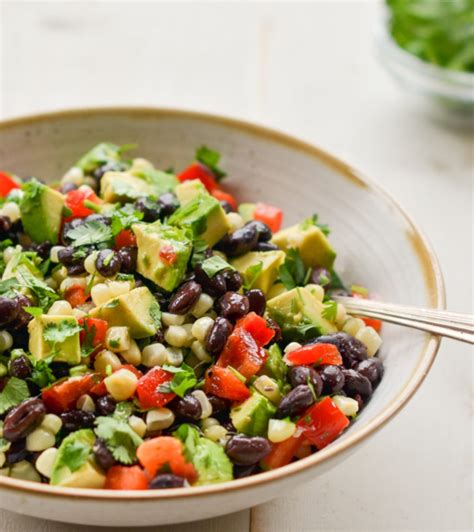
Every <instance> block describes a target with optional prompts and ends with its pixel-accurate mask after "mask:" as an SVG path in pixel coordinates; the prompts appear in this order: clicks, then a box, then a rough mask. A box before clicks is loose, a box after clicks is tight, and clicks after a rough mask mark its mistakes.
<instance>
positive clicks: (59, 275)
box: [51, 266, 68, 285]
mask: <svg viewBox="0 0 474 532" xmlns="http://www.w3.org/2000/svg"><path fill="white" fill-rule="evenodd" d="M67 276H68V272H67V268H66V266H61V267H60V268H58V269H57V270H55V271H54V272H52V273H51V277H52V278H53V279H54V280H55V281H56V282H57V283H58V284H59V285H61V283H62V282H63V281H64V279H66V277H67Z"/></svg>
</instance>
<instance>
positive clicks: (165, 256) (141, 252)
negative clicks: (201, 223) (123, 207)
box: [132, 222, 193, 292]
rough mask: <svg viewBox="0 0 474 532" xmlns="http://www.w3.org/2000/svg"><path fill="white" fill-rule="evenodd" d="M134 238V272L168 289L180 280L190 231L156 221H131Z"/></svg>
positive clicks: (173, 287)
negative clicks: (144, 222)
mask: <svg viewBox="0 0 474 532" xmlns="http://www.w3.org/2000/svg"><path fill="white" fill-rule="evenodd" d="M132 229H133V232H134V233H135V236H136V237H137V245H138V259H137V271H138V273H140V274H141V275H143V276H144V277H146V278H147V279H150V281H153V282H154V283H155V284H156V285H158V286H159V287H161V288H163V290H166V291H167V292H171V291H172V290H174V289H175V288H176V287H177V286H178V285H179V284H180V283H181V281H182V280H183V277H184V275H185V273H186V267H187V264H188V261H189V258H190V256H191V252H192V248H193V245H192V242H191V239H190V238H189V236H190V235H189V232H188V231H186V230H185V229H181V228H179V227H171V226H169V225H165V224H161V223H160V222H155V223H152V224H134V225H133V227H132Z"/></svg>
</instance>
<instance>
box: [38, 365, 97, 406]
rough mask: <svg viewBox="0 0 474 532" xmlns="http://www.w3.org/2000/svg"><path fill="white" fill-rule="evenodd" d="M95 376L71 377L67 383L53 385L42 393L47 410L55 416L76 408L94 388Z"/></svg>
mask: <svg viewBox="0 0 474 532" xmlns="http://www.w3.org/2000/svg"><path fill="white" fill-rule="evenodd" d="M94 384H95V382H94V376H93V375H92V374H87V375H84V376H83V377H81V378H77V377H71V378H70V379H68V380H67V381H64V382H60V383H58V384H53V385H52V386H50V387H49V388H45V389H44V390H43V391H42V392H41V398H42V399H43V403H44V404H45V406H46V408H47V410H48V411H49V412H52V413H53V414H61V413H62V412H65V411H66V410H71V409H72V408H75V406H76V402H77V400H78V399H79V397H81V395H84V394H86V393H88V392H89V391H90V390H91V388H93V386H94Z"/></svg>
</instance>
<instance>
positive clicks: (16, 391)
mask: <svg viewBox="0 0 474 532" xmlns="http://www.w3.org/2000/svg"><path fill="white" fill-rule="evenodd" d="M29 396H30V392H29V390H28V386H27V384H26V382H25V381H24V380H22V379H18V378H17V377H10V378H9V379H8V382H7V384H6V385H5V388H3V390H2V391H1V392H0V414H3V413H4V412H6V411H7V410H8V409H9V408H11V407H12V406H16V405H19V404H20V403H22V402H23V401H24V400H25V399H28V397H29Z"/></svg>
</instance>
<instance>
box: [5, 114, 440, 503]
mask: <svg viewBox="0 0 474 532" xmlns="http://www.w3.org/2000/svg"><path fill="white" fill-rule="evenodd" d="M81 116H83V117H84V118H85V117H91V116H94V117H100V116H103V117H110V116H120V117H123V118H126V117H129V118H131V119H133V118H134V117H139V118H140V119H144V118H148V119H150V120H157V119H164V118H179V119H186V118H189V119H192V120H201V121H204V122H208V123H215V124H218V125H221V126H224V127H226V128H229V129H234V130H238V131H241V132H243V133H247V134H251V135H254V136H256V137H260V138H264V139H266V140H270V141H272V142H274V143H275V144H276V145H280V146H285V147H288V148H291V149H293V150H297V151H301V152H304V153H305V154H306V155H309V156H311V157H314V158H315V159H317V160H318V161H320V162H323V163H324V164H325V165H327V166H329V167H331V168H333V169H334V170H336V171H338V172H339V173H340V174H342V175H343V176H344V177H345V178H346V179H349V180H351V181H352V182H353V183H355V184H356V185H358V186H360V187H362V188H365V189H367V191H370V192H371V193H373V194H376V195H377V196H378V197H380V199H381V201H383V202H385V203H387V204H389V205H390V206H391V207H393V208H394V210H395V211H397V213H398V214H399V215H401V217H402V218H403V219H404V220H405V222H406V223H407V226H408V228H409V229H408V231H407V234H406V238H407V239H408V240H409V241H410V243H411V245H412V247H413V250H414V252H415V254H416V255H417V257H418V260H419V264H420V268H421V270H422V273H423V277H424V279H425V283H426V288H427V291H428V294H429V297H430V305H431V307H432V308H438V309H442V308H445V288H444V280H443V276H442V273H441V269H440V266H439V262H438V259H437V257H436V255H435V253H434V251H433V249H432V247H431V244H430V243H429V242H428V240H427V239H426V237H425V236H424V235H423V234H422V232H421V231H420V230H419V229H418V228H417V226H416V225H415V223H414V222H413V221H412V219H411V217H410V216H409V215H408V214H407V213H406V212H405V211H404V209H403V208H402V207H401V206H400V205H399V204H398V203H397V201H396V200H395V199H394V198H392V196H390V195H389V194H388V193H387V192H385V190H383V189H382V188H381V187H380V186H379V185H378V184H376V183H375V182H374V181H373V180H371V179H369V178H367V177H365V176H362V175H361V174H360V173H359V172H357V171H356V170H354V169H353V168H351V167H350V166H348V165H347V164H345V163H344V162H342V161H340V160H339V159H337V158H336V157H334V156H333V155H330V154H329V153H327V152H325V151H323V150H322V149H320V148H317V147H315V146H313V145H311V144H309V143H307V142H305V141H303V140H300V139H298V138H295V137H293V136H290V135H288V134H286V133H282V132H280V131H277V130H275V129H272V128H269V127H266V126H262V125H257V124H254V123H252V122H249V121H244V120H240V119H235V118H230V117H224V116H220V115H214V114H209V113H203V112H195V111H189V110H183V109H171V108H157V107H130V106H124V107H100V108H80V109H69V110H62V111H55V112H50V113H43V114H36V115H29V116H24V117H19V118H13V119H8V120H4V121H0V133H1V132H2V131H5V130H8V129H15V128H19V127H25V126H27V127H31V126H35V125H40V124H44V123H46V122H48V121H58V120H61V119H62V118H68V119H69V118H80V117H81ZM440 341H441V339H440V337H438V336H435V335H428V337H427V339H426V342H425V345H424V347H423V349H421V351H420V354H419V355H418V361H417V364H416V366H415V368H414V369H413V372H412V374H411V376H410V377H409V378H408V379H407V381H406V383H405V386H404V387H403V389H402V390H401V391H400V393H399V394H398V395H397V397H395V398H394V399H393V400H392V402H391V403H390V404H389V405H388V406H387V407H386V408H385V409H384V410H383V411H382V412H380V413H379V414H378V415H377V416H376V417H375V418H374V419H373V420H372V421H371V422H370V423H368V424H367V425H365V426H364V427H363V428H361V429H360V430H356V431H355V432H354V433H353V434H351V435H350V437H348V438H347V439H346V440H344V441H341V442H338V440H336V441H335V442H334V443H333V444H331V445H330V446H328V447H326V448H325V449H323V450H322V451H319V452H317V453H315V454H312V455H311V456H308V457H307V458H304V459H302V460H299V461H297V462H293V463H291V464H288V465H287V466H284V467H281V468H279V469H274V470H271V471H266V472H263V473H260V474H258V475H254V476H251V477H246V478H242V479H238V480H232V481H229V482H224V483H221V484H213V485H209V486H199V487H189V488H180V489H174V490H173V489H165V490H143V491H131V490H124V491H114V490H99V489H83V488H63V487H58V486H50V485H49V484H39V483H36V482H30V481H25V480H17V479H12V478H8V477H0V488H1V489H6V490H11V491H19V492H24V493H25V494H26V493H30V494H34V495H36V496H41V495H43V496H48V495H50V496H53V497H54V498H58V499H60V498H62V497H74V498H79V499H82V500H84V499H89V500H96V501H99V500H102V501H105V500H111V501H125V500H131V499H132V500H134V501H147V500H157V499H160V500H163V499H164V500H166V499H180V498H181V499H186V498H190V497H203V496H206V495H212V494H219V493H222V494H224V493H225V494H230V493H232V492H235V491H238V490H239V491H240V490H244V489H251V488H258V487H262V486H265V485H266V484H269V483H271V482H273V481H276V480H281V479H283V478H284V477H288V476H291V475H296V474H298V473H301V472H303V471H304V470H308V469H311V468H313V467H316V466H317V465H318V464H320V463H322V462H326V461H329V460H332V459H334V458H336V457H337V456H339V455H341V454H342V453H344V452H345V451H347V450H348V449H350V448H351V447H353V446H355V445H357V444H359V443H361V442H362V441H363V440H365V439H366V438H368V437H369V436H371V435H373V434H374V433H375V432H376V431H377V430H379V429H380V428H382V427H383V426H384V425H385V424H386V423H387V422H388V421H389V420H390V419H392V418H393V417H394V416H395V415H396V414H397V413H398V412H400V410H401V409H402V408H403V407H404V406H405V405H406V404H407V402H408V401H409V400H410V399H411V397H412V396H413V395H414V393H415V392H416V391H417V390H418V388H419V387H420V385H421V383H422V382H423V380H424V379H425V377H426V375H427V374H428V371H429V369H430V368H431V365H432V364H433V362H434V359H435V357H436V353H437V351H438V348H439V345H440Z"/></svg>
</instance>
